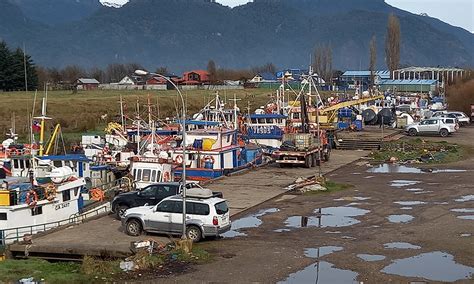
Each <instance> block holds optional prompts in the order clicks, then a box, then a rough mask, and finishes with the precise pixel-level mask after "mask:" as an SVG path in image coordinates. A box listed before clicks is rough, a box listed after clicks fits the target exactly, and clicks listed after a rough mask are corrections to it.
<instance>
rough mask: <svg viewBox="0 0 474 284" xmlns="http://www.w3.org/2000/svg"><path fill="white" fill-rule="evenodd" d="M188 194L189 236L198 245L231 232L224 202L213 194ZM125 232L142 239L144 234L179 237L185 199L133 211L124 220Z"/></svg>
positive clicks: (169, 200) (187, 233)
mask: <svg viewBox="0 0 474 284" xmlns="http://www.w3.org/2000/svg"><path fill="white" fill-rule="evenodd" d="M194 192H196V190H191V189H189V190H187V196H186V236H187V237H188V238H189V239H191V240H193V241H194V242H198V241H200V240H201V239H203V238H205V237H211V236H219V235H220V234H223V233H225V232H227V231H229V230H230V227H231V222H230V218H229V207H228V205H227V201H226V200H225V199H222V198H219V197H213V196H212V192H211V191H210V190H209V192H210V193H209V194H202V190H201V192H200V193H198V194H194ZM122 226H123V227H124V228H125V232H126V233H127V234H128V235H131V236H139V235H140V234H141V233H142V232H143V231H146V232H155V233H162V234H172V235H180V234H181V233H182V228H183V198H182V196H181V195H174V196H170V197H167V198H165V199H163V200H162V201H161V202H160V203H158V204H157V205H155V206H141V207H135V208H130V209H128V210H127V211H126V212H125V215H124V216H123V218H122Z"/></svg>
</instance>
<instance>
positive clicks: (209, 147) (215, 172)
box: [169, 127, 262, 181]
mask: <svg viewBox="0 0 474 284" xmlns="http://www.w3.org/2000/svg"><path fill="white" fill-rule="evenodd" d="M182 144H183V145H181V147H179V148H174V149H170V151H169V152H170V156H171V159H172V160H173V162H174V164H175V165H176V167H175V168H174V177H175V179H180V178H181V175H182V173H183V168H182V163H183V158H184V156H183V147H185V150H186V151H185V154H186V178H187V179H189V180H194V181H205V180H210V179H215V178H218V177H221V176H223V175H226V174H229V173H232V172H235V171H238V170H241V169H244V168H247V167H250V166H253V165H259V164H261V163H262V150H261V148H260V147H258V146H257V145H245V144H243V143H240V144H239V141H238V136H237V130H235V129H229V128H223V127H216V128H207V129H196V130H192V131H189V132H187V133H186V141H183V142H182Z"/></svg>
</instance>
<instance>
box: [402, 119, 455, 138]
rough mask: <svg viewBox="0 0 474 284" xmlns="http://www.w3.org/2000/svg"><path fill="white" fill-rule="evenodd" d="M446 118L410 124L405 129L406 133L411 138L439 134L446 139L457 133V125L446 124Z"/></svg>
mask: <svg viewBox="0 0 474 284" xmlns="http://www.w3.org/2000/svg"><path fill="white" fill-rule="evenodd" d="M444 120H445V118H430V119H426V120H423V121H421V122H418V123H414V124H410V125H407V126H406V127H405V132H407V133H408V135H410V136H416V135H426V134H439V135H441V136H442V137H446V136H448V135H449V134H452V133H454V132H456V124H454V123H451V124H446V123H444Z"/></svg>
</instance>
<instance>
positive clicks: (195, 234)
mask: <svg viewBox="0 0 474 284" xmlns="http://www.w3.org/2000/svg"><path fill="white" fill-rule="evenodd" d="M186 237H187V238H188V239H190V240H192V241H193V243H197V242H199V241H200V240H201V239H202V232H201V229H199V228H198V227H196V226H188V227H187V228H186Z"/></svg>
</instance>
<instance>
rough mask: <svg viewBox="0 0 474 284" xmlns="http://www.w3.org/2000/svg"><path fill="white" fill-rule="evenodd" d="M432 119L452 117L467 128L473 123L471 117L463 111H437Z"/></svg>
mask: <svg viewBox="0 0 474 284" xmlns="http://www.w3.org/2000/svg"><path fill="white" fill-rule="evenodd" d="M432 117H452V118H457V120H458V121H459V125H460V126H465V125H468V124H469V123H471V121H470V119H469V116H467V115H466V114H465V113H464V112H461V111H437V112H435V113H434V114H433V116H432Z"/></svg>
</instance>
